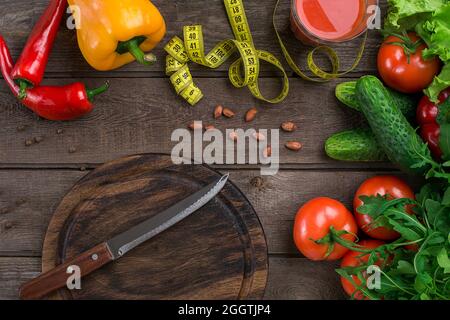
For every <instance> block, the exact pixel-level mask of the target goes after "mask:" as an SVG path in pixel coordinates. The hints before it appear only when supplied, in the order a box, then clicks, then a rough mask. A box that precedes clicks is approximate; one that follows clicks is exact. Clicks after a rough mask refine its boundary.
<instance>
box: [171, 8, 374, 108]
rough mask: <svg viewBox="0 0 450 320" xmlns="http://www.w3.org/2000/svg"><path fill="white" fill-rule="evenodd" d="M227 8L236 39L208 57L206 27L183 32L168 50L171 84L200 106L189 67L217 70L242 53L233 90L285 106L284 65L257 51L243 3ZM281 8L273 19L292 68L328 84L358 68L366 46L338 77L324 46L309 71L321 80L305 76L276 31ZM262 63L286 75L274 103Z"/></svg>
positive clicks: (331, 54) (232, 77)
mask: <svg viewBox="0 0 450 320" xmlns="http://www.w3.org/2000/svg"><path fill="white" fill-rule="evenodd" d="M224 4H225V8H226V11H227V15H228V19H229V22H230V25H231V28H232V30H233V34H234V36H235V39H228V40H223V41H221V42H220V43H218V44H217V45H216V46H215V47H214V48H213V49H212V50H211V51H210V52H209V53H208V54H206V55H205V47H204V40H203V31H202V26H201V25H192V26H185V27H184V28H183V38H184V39H183V40H182V39H180V38H179V37H174V38H172V39H171V40H170V41H169V43H167V45H166V46H165V47H164V49H165V50H166V52H167V53H168V56H167V57H166V74H167V75H168V76H170V81H171V82H172V84H173V86H174V88H175V91H176V92H177V94H179V95H180V96H182V97H183V98H184V99H185V100H186V101H187V102H188V103H189V104H191V105H195V104H197V102H199V101H200V100H201V99H202V98H203V93H202V91H201V90H200V88H198V87H197V86H196V85H195V83H194V81H193V78H192V75H191V72H190V70H189V67H188V63H189V62H190V61H192V62H194V63H197V64H200V65H203V66H205V67H208V68H213V69H215V68H218V67H220V66H221V65H222V64H223V63H224V62H225V61H226V60H227V59H228V58H230V57H231V56H232V55H233V54H234V53H235V52H238V53H239V55H240V57H239V58H238V59H237V60H236V61H234V62H233V63H232V64H231V66H230V68H229V72H228V76H229V79H230V81H231V83H232V84H233V86H235V87H236V88H242V87H248V89H249V90H250V92H251V93H252V95H253V96H254V97H256V98H257V99H260V100H263V101H266V102H269V103H273V104H275V103H279V102H282V101H283V100H284V99H285V98H286V97H287V95H288V93H289V79H288V76H287V74H286V71H285V70H284V68H283V65H282V64H281V62H280V61H279V60H278V59H277V58H276V57H275V56H274V55H273V54H271V53H270V52H267V51H264V50H257V49H255V47H254V43H253V38H252V34H251V32H250V27H249V25H248V21H247V16H246V15H245V10H244V5H243V3H242V0H224ZM278 4H279V0H278V1H277V4H276V7H275V12H274V18H273V23H274V27H275V31H276V34H277V37H278V40H279V42H280V46H281V49H282V51H283V54H284V56H285V58H286V60H287V62H288V64H289V66H291V68H292V69H293V70H294V72H295V73H296V74H298V75H299V76H301V77H302V78H303V79H306V80H309V81H316V82H324V81H328V80H330V79H333V78H337V77H339V76H342V75H344V74H346V73H348V72H350V71H352V70H353V69H354V68H355V67H356V66H357V65H358V63H359V60H360V59H361V56H362V54H363V51H364V44H363V45H362V47H361V48H362V50H360V53H359V54H358V59H357V61H355V63H354V65H353V66H352V68H351V69H349V70H347V71H346V72H343V73H338V70H339V59H338V57H337V54H336V53H335V52H334V50H333V49H331V48H329V47H325V46H321V47H317V48H315V49H314V50H312V51H311V52H310V53H309V54H308V61H307V63H308V67H309V69H310V70H311V71H312V73H313V74H314V75H316V76H317V77H319V79H314V78H311V77H308V76H307V75H306V74H304V73H303V72H302V71H301V70H300V68H299V67H298V66H297V65H296V64H295V62H294V61H293V59H292V58H291V56H290V55H289V52H288V51H287V49H286V47H285V46H284V44H283V41H282V39H281V36H280V35H279V33H278V31H277V29H276V26H275V13H276V10H277V8H278ZM366 36H367V35H366ZM364 42H365V40H364ZM318 51H322V52H325V53H326V54H327V55H328V57H329V58H330V60H331V64H332V72H331V73H327V72H325V71H323V70H321V69H320V68H319V67H318V66H317V65H316V64H315V62H314V59H313V57H314V54H315V53H316V52H318ZM261 60H262V61H266V62H267V63H269V64H271V65H273V66H275V67H276V68H277V69H278V70H280V72H281V73H282V74H283V89H282V90H281V92H280V94H279V95H278V96H277V97H275V98H272V99H268V98H265V97H264V96H263V95H262V94H261V91H260V89H259V86H258V76H259V72H260V61H261Z"/></svg>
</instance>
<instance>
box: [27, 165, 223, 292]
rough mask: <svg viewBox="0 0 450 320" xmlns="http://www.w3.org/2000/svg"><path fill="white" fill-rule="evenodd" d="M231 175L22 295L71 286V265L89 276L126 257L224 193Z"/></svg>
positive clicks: (30, 286)
mask: <svg viewBox="0 0 450 320" xmlns="http://www.w3.org/2000/svg"><path fill="white" fill-rule="evenodd" d="M228 178H229V175H228V174H226V175H224V176H222V177H221V178H220V179H218V180H216V181H214V182H213V183H211V184H209V185H207V186H206V187H204V188H202V189H201V190H199V191H197V192H196V193H194V194H192V195H190V196H189V197H187V198H185V199H184V200H182V201H180V202H178V203H177V204H175V205H173V206H172V207H170V208H168V209H167V210H164V211H162V212H160V213H158V214H156V215H155V216H153V217H151V218H149V219H147V220H145V221H144V222H142V223H140V224H138V225H136V226H134V227H132V228H131V229H128V230H127V231H125V232H123V233H121V234H119V235H117V236H115V237H113V238H111V239H109V240H107V241H105V242H103V243H101V244H99V245H97V246H95V247H93V248H92V249H90V250H87V251H85V252H84V253H82V254H80V255H78V256H77V257H75V258H73V259H70V260H69V261H67V262H65V263H64V264H62V265H59V266H57V267H55V268H54V269H52V270H50V271H48V272H46V273H43V274H41V275H40V276H39V277H37V278H35V279H33V280H31V281H29V282H27V283H25V284H24V285H23V286H22V287H21V288H20V294H19V295H20V298H21V299H25V300H30V299H42V298H44V297H45V296H47V295H48V294H50V293H52V292H54V291H56V290H58V289H61V288H63V287H64V286H66V285H67V279H68V278H69V276H70V274H68V273H67V269H68V268H69V267H71V266H77V267H79V270H80V273H81V277H85V276H86V275H88V274H91V273H92V272H94V271H96V270H98V269H100V268H101V267H103V266H104V265H106V264H108V263H110V262H112V261H114V260H116V259H119V258H121V257H123V256H124V255H125V254H127V253H128V252H129V251H131V250H132V249H134V248H136V247H137V246H139V245H140V244H142V243H144V242H146V241H148V240H150V239H151V238H153V237H155V236H156V235H158V234H160V233H162V232H164V231H165V230H167V229H169V228H170V227H172V226H174V225H175V224H177V223H179V222H180V221H182V220H184V219H186V218H187V217H189V216H190V215H191V214H193V213H194V212H196V211H197V210H199V209H200V208H202V207H203V206H204V205H205V204H207V203H208V202H209V201H211V200H212V199H213V198H214V197H215V196H217V194H219V193H220V191H221V190H222V189H223V187H224V186H225V185H226V183H227V181H228Z"/></svg>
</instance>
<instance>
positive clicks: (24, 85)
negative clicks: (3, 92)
mask: <svg viewBox="0 0 450 320" xmlns="http://www.w3.org/2000/svg"><path fill="white" fill-rule="evenodd" d="M16 82H17V84H18V85H19V95H18V96H17V97H18V98H19V99H20V100H23V99H25V98H26V97H27V89H28V88H30V87H32V86H33V85H32V84H31V83H30V82H28V81H26V80H22V79H18V80H17V81H16Z"/></svg>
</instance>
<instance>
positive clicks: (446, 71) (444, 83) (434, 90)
mask: <svg viewBox="0 0 450 320" xmlns="http://www.w3.org/2000/svg"><path fill="white" fill-rule="evenodd" d="M449 19H450V17H449ZM449 37H450V34H449ZM448 87H450V62H449V63H447V64H446V65H445V66H444V67H443V68H442V71H441V73H440V74H439V75H438V76H436V77H435V78H434V80H433V82H432V83H431V85H430V86H429V87H428V88H427V89H425V90H424V92H425V94H426V95H427V96H428V97H429V98H430V100H431V101H433V102H434V103H438V102H439V94H440V93H441V91H443V90H445V89H447V88H448Z"/></svg>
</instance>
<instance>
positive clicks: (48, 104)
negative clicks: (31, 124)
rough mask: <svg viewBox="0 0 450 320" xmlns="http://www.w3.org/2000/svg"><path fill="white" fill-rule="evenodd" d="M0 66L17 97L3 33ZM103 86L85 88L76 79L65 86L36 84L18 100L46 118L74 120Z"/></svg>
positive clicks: (83, 111) (88, 109) (104, 89)
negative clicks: (92, 88) (90, 88)
mask: <svg viewBox="0 0 450 320" xmlns="http://www.w3.org/2000/svg"><path fill="white" fill-rule="evenodd" d="M0 68H1V72H2V75H3V77H4V78H5V80H6V83H7V84H8V86H9V87H10V89H11V91H12V92H13V94H14V95H15V96H16V97H18V96H19V93H20V88H19V86H18V85H17V84H16V83H15V82H14V80H13V79H12V77H11V75H10V74H11V70H12V68H13V60H12V58H11V54H10V52H9V49H8V47H7V45H6V42H5V40H4V39H3V37H1V36H0ZM108 86H109V85H108V83H106V84H105V85H104V86H102V87H100V88H97V89H94V90H86V87H85V85H84V84H83V83H80V82H77V83H73V84H70V85H67V86H61V87H56V86H39V87H34V88H32V89H28V90H27V95H26V97H25V98H24V99H22V100H21V102H22V103H23V104H24V105H25V106H26V107H27V108H29V109H30V110H32V111H33V112H35V113H36V114H38V115H39V116H41V117H43V118H45V119H48V120H73V119H76V118H79V117H81V116H83V115H85V114H87V113H89V112H91V111H92V109H93V104H92V102H91V100H92V99H93V98H94V97H95V96H96V95H98V94H101V93H103V92H105V91H106V90H107V89H108Z"/></svg>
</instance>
